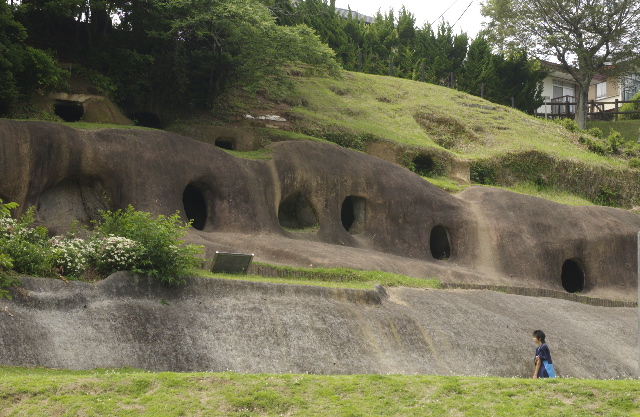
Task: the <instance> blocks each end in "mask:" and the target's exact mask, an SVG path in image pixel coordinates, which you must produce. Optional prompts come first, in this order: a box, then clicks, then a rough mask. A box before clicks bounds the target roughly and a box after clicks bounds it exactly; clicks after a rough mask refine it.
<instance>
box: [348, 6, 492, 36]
mask: <svg viewBox="0 0 640 417" xmlns="http://www.w3.org/2000/svg"><path fill="white" fill-rule="evenodd" d="M480 2H481V0H444V1H435V0H336V7H339V8H341V9H346V8H348V7H349V6H350V7H351V10H353V11H357V12H358V13H362V14H364V15H367V16H375V14H376V12H377V11H378V10H380V12H381V13H382V14H384V13H386V12H388V11H389V9H390V8H393V10H394V13H395V16H396V17H397V16H398V15H397V12H398V11H399V10H400V9H401V8H402V6H403V5H404V6H405V8H406V9H407V10H408V11H409V12H411V13H413V15H414V16H415V18H416V26H417V27H422V25H423V24H424V23H426V22H430V23H436V22H439V21H440V20H442V19H444V20H445V21H446V22H449V23H450V24H452V25H454V22H456V21H457V23H455V25H454V26H453V30H454V33H459V32H466V33H467V34H468V35H469V36H470V37H471V38H473V37H475V36H476V34H477V33H478V32H479V31H480V30H481V29H482V25H481V24H482V21H483V19H484V17H483V16H482V15H481V14H480ZM469 4H471V5H470V6H469ZM467 7H469V8H468V9H467ZM465 9H467V10H466V12H465ZM458 19H459V20H458Z"/></svg>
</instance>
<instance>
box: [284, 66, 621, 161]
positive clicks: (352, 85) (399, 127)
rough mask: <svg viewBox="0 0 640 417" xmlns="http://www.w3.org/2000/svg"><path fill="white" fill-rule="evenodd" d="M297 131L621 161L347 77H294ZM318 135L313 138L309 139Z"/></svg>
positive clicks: (522, 121)
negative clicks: (341, 133)
mask: <svg viewBox="0 0 640 417" xmlns="http://www.w3.org/2000/svg"><path fill="white" fill-rule="evenodd" d="M295 81H296V86H297V88H298V95H297V96H292V97H291V98H290V101H291V102H292V103H298V104H299V105H297V106H295V107H294V108H293V110H292V114H293V115H294V116H295V117H296V118H297V121H296V124H297V126H298V128H302V129H307V130H308V131H313V130H314V129H316V131H317V132H318V133H320V134H321V133H322V132H323V131H325V132H326V131H327V130H331V129H336V130H342V131H355V132H359V133H364V134H368V135H371V136H372V137H375V138H379V139H382V140H389V141H393V142H397V143H399V144H402V145H408V146H418V147H437V148H440V149H443V150H445V149H446V150H448V151H451V152H454V153H455V154H457V155H459V156H462V157H466V158H470V159H475V158H486V157H491V156H495V155H498V154H501V153H504V152H514V151H525V150H538V151H542V152H545V153H549V154H553V155H554V156H558V157H563V158H579V159H580V160H582V161H585V162H590V163H597V164H613V165H620V164H622V163H621V162H620V161H619V160H612V159H611V158H606V157H603V156H600V155H596V154H594V153H592V152H589V151H588V150H586V148H585V147H584V146H583V145H580V144H579V143H578V141H577V137H576V135H575V134H572V133H571V132H568V131H567V130H566V129H564V128H563V127H561V126H559V125H558V124H556V123H552V122H550V121H547V120H543V119H536V118H533V117H530V116H528V115H526V114H524V113H522V112H520V111H518V110H514V109H511V108H509V107H505V106H501V105H498V104H494V103H491V102H488V101H486V100H482V99H480V98H479V97H475V96H472V95H469V94H466V93H461V92H459V91H456V90H452V89H449V88H444V87H440V86H436V85H433V84H428V83H421V82H416V81H411V80H405V79H400V78H393V77H383V76H377V75H368V74H360V73H353V72H345V73H344V76H343V78H342V79H334V78H321V77H300V78H296V79H295ZM314 136H316V135H314Z"/></svg>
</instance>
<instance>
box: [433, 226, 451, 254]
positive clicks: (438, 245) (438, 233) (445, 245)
mask: <svg viewBox="0 0 640 417" xmlns="http://www.w3.org/2000/svg"><path fill="white" fill-rule="evenodd" d="M429 246H430V249H431V256H433V257H434V258H435V259H440V260H444V259H449V258H450V257H451V242H450V240H449V231H448V230H447V229H446V228H445V227H444V226H440V225H438V226H434V227H433V229H431V236H430V238H429Z"/></svg>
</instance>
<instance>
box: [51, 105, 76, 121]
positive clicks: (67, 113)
mask: <svg viewBox="0 0 640 417" xmlns="http://www.w3.org/2000/svg"><path fill="white" fill-rule="evenodd" d="M53 112H54V113H55V114H56V116H58V117H60V118H61V119H62V120H64V121H65V122H77V121H79V120H81V119H82V116H84V106H83V105H82V103H81V102H79V101H72V100H55V101H54V103H53Z"/></svg>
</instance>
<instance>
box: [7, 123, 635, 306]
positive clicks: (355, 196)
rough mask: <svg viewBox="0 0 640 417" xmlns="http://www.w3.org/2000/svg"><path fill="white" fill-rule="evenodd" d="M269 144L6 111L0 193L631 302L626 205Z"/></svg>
mask: <svg viewBox="0 0 640 417" xmlns="http://www.w3.org/2000/svg"><path fill="white" fill-rule="evenodd" d="M271 149H272V158H271V159H270V160H248V159H243V158H237V157H234V156H232V155H230V154H228V153H226V152H224V151H222V150H220V149H218V148H216V147H215V146H212V145H210V144H206V143H202V142H197V141H194V140H190V139H187V138H185V137H182V136H179V135H175V134H171V133H166V132H160V131H152V130H129V129H122V130H119V129H104V130H97V131H87V130H76V129H72V128H68V127H64V126H61V125H56V124H50V123H44V122H15V121H7V120H2V121H0V178H1V181H0V198H2V199H4V200H5V201H15V202H17V203H19V204H20V210H25V209H26V208H27V207H29V206H35V207H36V213H37V217H38V219H39V221H41V222H42V223H44V224H46V225H47V226H49V227H50V228H52V229H53V230H63V229H64V228H65V227H67V226H68V225H69V224H70V222H71V221H72V220H80V221H81V222H84V223H87V222H88V221H89V220H90V219H92V218H95V216H96V213H97V211H98V210H100V209H105V208H112V209H117V208H124V207H126V206H127V205H128V204H131V205H133V206H134V207H135V208H136V209H138V210H144V211H149V212H152V213H155V214H173V213H175V212H176V211H180V212H181V213H182V214H183V215H185V216H188V218H191V219H194V226H195V227H196V229H194V231H193V233H191V235H190V239H191V240H192V241H194V242H198V243H202V244H204V245H206V246H207V247H208V248H209V250H210V251H212V250H228V251H235V252H250V253H255V254H256V259H257V260H261V261H267V262H275V263H284V264H292V265H301V266H302V265H306V266H309V264H313V265H314V266H315V265H325V266H347V267H357V268H368V269H381V270H387V271H391V272H398V273H404V274H408V275H414V276H418V277H436V278H440V279H442V280H445V281H458V282H474V283H487V284H504V285H516V286H533V287H542V288H549V289H555V290H563V289H564V290H568V291H581V292H582V294H586V295H590V296H596V297H598V296H607V297H615V298H619V299H633V298H634V297H635V289H636V286H637V280H636V262H637V261H636V232H637V231H638V230H640V217H638V216H636V215H634V214H632V213H630V212H627V211H624V210H616V209H611V208H605V207H571V206H565V205H561V204H556V203H553V202H549V201H546V200H542V199H538V198H535V197H529V196H524V195H520V194H515V193H510V192H507V191H503V190H497V189H493V188H489V187H470V188H468V189H467V190H466V191H465V192H463V193H461V194H459V195H457V196H451V195H449V194H447V193H445V192H443V191H441V190H439V189H438V188H436V187H434V186H432V185H430V184H429V183H427V182H426V181H424V180H423V179H421V178H420V177H418V176H417V175H414V174H413V173H411V172H409V171H407V170H405V169H403V168H400V167H398V166H396V165H394V164H391V163H387V162H384V161H382V160H379V159H377V158H374V157H371V156H368V155H364V154H362V153H359V152H354V151H350V150H347V149H343V148H340V147H338V146H335V145H332V144H326V143H318V142H280V143H276V144H273V145H271ZM186 218H187V217H185V219H186Z"/></svg>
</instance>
